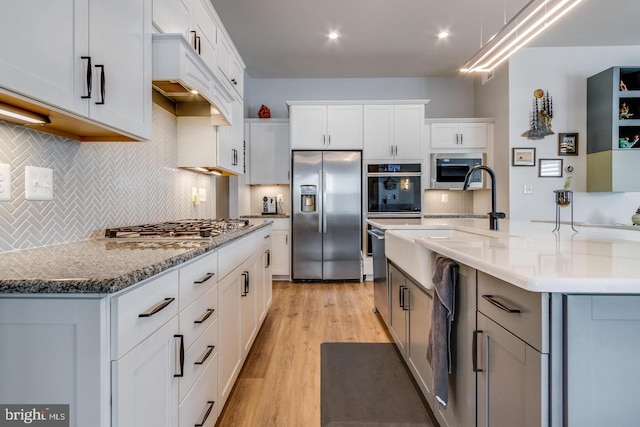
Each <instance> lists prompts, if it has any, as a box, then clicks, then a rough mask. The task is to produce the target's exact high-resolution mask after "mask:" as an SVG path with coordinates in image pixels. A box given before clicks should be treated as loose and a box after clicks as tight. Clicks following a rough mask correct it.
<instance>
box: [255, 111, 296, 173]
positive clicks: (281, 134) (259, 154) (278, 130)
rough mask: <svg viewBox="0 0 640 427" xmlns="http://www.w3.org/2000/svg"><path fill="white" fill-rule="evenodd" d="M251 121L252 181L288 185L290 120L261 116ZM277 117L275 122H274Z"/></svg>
mask: <svg viewBox="0 0 640 427" xmlns="http://www.w3.org/2000/svg"><path fill="white" fill-rule="evenodd" d="M258 120H260V121H259V122H253V121H250V122H249V126H248V128H249V153H250V160H251V161H250V165H251V166H250V170H251V173H250V174H249V175H250V182H249V184H288V183H289V165H290V163H291V157H290V155H289V121H288V120H286V119H258ZM272 120H273V121H272Z"/></svg>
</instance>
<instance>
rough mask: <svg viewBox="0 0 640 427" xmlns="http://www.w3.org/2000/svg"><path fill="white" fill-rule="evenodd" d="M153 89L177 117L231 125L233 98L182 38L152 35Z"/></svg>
mask: <svg viewBox="0 0 640 427" xmlns="http://www.w3.org/2000/svg"><path fill="white" fill-rule="evenodd" d="M152 40H153V41H152V44H153V78H152V81H153V88H154V89H155V90H156V91H158V92H159V93H160V94H162V95H163V96H164V97H166V98H168V99H170V100H171V101H172V102H173V103H174V104H175V106H176V115H178V116H203V115H211V117H212V120H213V123H214V124H216V125H230V124H231V123H232V117H231V115H232V114H231V112H232V108H231V106H232V103H233V101H234V97H233V95H232V93H231V91H229V88H227V87H226V85H225V84H224V83H223V82H221V81H220V80H219V79H218V77H217V76H216V74H215V73H214V70H211V69H210V68H209V66H208V65H207V64H206V63H205V62H204V61H203V60H202V58H201V57H200V55H198V53H197V52H196V51H195V50H194V49H193V47H191V45H189V43H188V42H187V40H186V39H185V38H184V37H183V36H182V34H154V35H153V39H152Z"/></svg>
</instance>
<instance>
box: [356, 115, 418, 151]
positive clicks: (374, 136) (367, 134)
mask: <svg viewBox="0 0 640 427" xmlns="http://www.w3.org/2000/svg"><path fill="white" fill-rule="evenodd" d="M423 128H424V105H422V104H412V105H365V106H364V158H365V159H415V160H421V159H422V149H421V145H422V129H423Z"/></svg>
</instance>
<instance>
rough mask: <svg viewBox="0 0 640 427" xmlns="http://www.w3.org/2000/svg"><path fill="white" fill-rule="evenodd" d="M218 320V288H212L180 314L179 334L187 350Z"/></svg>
mask: <svg viewBox="0 0 640 427" xmlns="http://www.w3.org/2000/svg"><path fill="white" fill-rule="evenodd" d="M217 318H218V287H217V286H214V287H213V288H211V289H210V290H209V291H208V292H207V293H206V294H204V295H202V296H201V297H200V298H198V299H197V300H196V301H195V302H194V303H193V304H191V305H190V306H189V307H187V308H186V309H185V310H184V311H181V312H180V333H181V334H183V335H184V348H185V350H189V348H190V347H191V345H192V344H193V343H194V341H195V340H196V339H198V337H199V336H200V335H201V334H202V333H203V332H204V331H205V329H207V328H208V327H209V325H211V324H212V323H213V322H214V321H215V320H216V319H217Z"/></svg>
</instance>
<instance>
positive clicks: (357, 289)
mask: <svg viewBox="0 0 640 427" xmlns="http://www.w3.org/2000/svg"><path fill="white" fill-rule="evenodd" d="M372 310H373V284H372V282H364V283H291V282H274V284H273V303H272V305H271V308H270V310H269V313H268V315H267V317H266V319H265V322H264V324H263V326H262V329H261V331H260V333H259V334H258V336H257V337H256V341H255V343H254V344H253V348H252V349H251V352H250V353H249V356H248V357H247V361H246V362H245V365H244V368H243V369H242V371H241V372H240V376H239V377H238V380H237V382H236V385H235V387H234V389H233V391H232V392H231V395H230V397H229V400H228V402H227V405H226V407H225V409H224V411H223V413H222V414H221V415H220V419H219V420H218V424H217V426H219V427H241V426H245V427H267V426H277V427H288V426H290V427H316V426H319V425H320V344H321V343H323V342H348V341H351V342H390V338H389V336H388V335H387V332H386V330H385V329H384V327H383V326H382V324H381V322H380V321H379V320H378V318H377V315H376V314H375V313H373V311H372Z"/></svg>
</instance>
